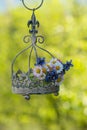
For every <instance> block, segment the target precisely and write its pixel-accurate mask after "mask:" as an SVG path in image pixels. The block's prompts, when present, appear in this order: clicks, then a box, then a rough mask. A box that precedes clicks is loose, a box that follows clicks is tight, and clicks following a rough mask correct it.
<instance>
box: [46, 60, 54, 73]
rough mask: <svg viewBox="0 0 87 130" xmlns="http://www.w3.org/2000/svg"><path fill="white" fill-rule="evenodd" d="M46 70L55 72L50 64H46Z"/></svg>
mask: <svg viewBox="0 0 87 130" xmlns="http://www.w3.org/2000/svg"><path fill="white" fill-rule="evenodd" d="M46 69H47V71H52V70H53V65H52V64H51V63H50V62H49V63H47V64H46Z"/></svg>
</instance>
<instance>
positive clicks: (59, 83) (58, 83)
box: [55, 75, 64, 86]
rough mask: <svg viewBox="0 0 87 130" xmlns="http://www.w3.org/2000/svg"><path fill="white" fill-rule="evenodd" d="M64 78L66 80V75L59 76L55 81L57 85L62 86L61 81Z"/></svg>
mask: <svg viewBox="0 0 87 130" xmlns="http://www.w3.org/2000/svg"><path fill="white" fill-rule="evenodd" d="M63 80H64V77H63V76H61V75H60V76H58V79H57V80H56V82H55V85H56V86H60V85H61V83H62V82H63Z"/></svg>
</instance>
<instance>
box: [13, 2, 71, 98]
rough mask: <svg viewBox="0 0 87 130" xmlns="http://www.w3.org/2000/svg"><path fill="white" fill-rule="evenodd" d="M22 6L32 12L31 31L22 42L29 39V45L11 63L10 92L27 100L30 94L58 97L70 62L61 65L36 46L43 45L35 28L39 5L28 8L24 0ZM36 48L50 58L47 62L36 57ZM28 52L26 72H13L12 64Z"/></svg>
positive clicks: (41, 37) (42, 39) (57, 60)
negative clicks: (33, 61) (33, 63)
mask: <svg viewBox="0 0 87 130" xmlns="http://www.w3.org/2000/svg"><path fill="white" fill-rule="evenodd" d="M22 2H23V5H24V6H25V7H26V8H27V9H29V10H32V11H33V13H32V17H31V20H29V21H28V24H27V25H28V27H29V26H30V25H31V30H29V32H30V34H31V35H27V36H25V37H24V39H23V40H24V42H25V43H28V42H29V39H31V45H30V46H28V47H27V48H25V49H24V50H22V51H21V52H19V53H18V54H17V55H16V57H15V58H14V60H13V62H12V91H13V93H16V94H22V95H24V96H25V98H26V99H29V98H30V96H29V95H31V94H50V93H54V94H55V95H58V92H59V86H60V84H61V83H62V81H63V79H64V74H65V72H66V71H68V70H69V69H70V67H71V66H73V65H72V63H71V62H72V61H69V62H66V63H65V64H64V63H62V62H61V61H60V60H59V59H57V58H55V57H54V56H53V55H52V54H51V53H50V52H49V51H47V50H45V49H43V48H41V47H40V46H38V45H37V43H43V42H44V37H43V36H41V35H36V34H37V33H38V31H37V27H39V22H38V21H37V20H36V16H35V10H36V9H38V8H40V7H41V5H42V3H43V0H42V2H41V4H40V5H39V6H38V7H37V8H36V9H35V8H34V9H30V8H28V7H27V6H26V5H25V3H24V0H22ZM37 48H38V49H40V50H42V51H43V52H44V51H45V52H46V53H48V54H49V55H50V56H51V59H50V61H49V62H47V61H46V59H45V57H40V56H38V53H37ZM28 49H29V50H30V54H29V58H28V69H27V72H23V71H22V70H18V71H16V72H15V71H14V64H15V61H16V59H17V58H18V57H19V56H20V55H21V54H23V53H24V52H26V51H27V50H28ZM33 50H34V52H35V57H36V61H35V65H34V67H33V68H31V66H30V65H31V56H32V51H33Z"/></svg>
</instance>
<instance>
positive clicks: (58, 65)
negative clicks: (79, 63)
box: [54, 60, 63, 73]
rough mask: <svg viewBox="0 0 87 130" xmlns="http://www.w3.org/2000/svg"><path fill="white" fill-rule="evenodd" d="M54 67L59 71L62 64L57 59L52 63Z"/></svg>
mask: <svg viewBox="0 0 87 130" xmlns="http://www.w3.org/2000/svg"><path fill="white" fill-rule="evenodd" d="M54 67H55V69H56V71H57V73H60V72H61V71H63V64H62V63H61V62H60V61H58V60H57V62H56V63H55V64H54Z"/></svg>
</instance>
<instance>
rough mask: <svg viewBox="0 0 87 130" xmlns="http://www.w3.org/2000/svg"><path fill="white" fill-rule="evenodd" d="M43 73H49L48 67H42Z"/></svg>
mask: <svg viewBox="0 0 87 130" xmlns="http://www.w3.org/2000/svg"><path fill="white" fill-rule="evenodd" d="M42 72H43V73H44V74H46V73H47V67H46V66H43V67H42Z"/></svg>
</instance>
